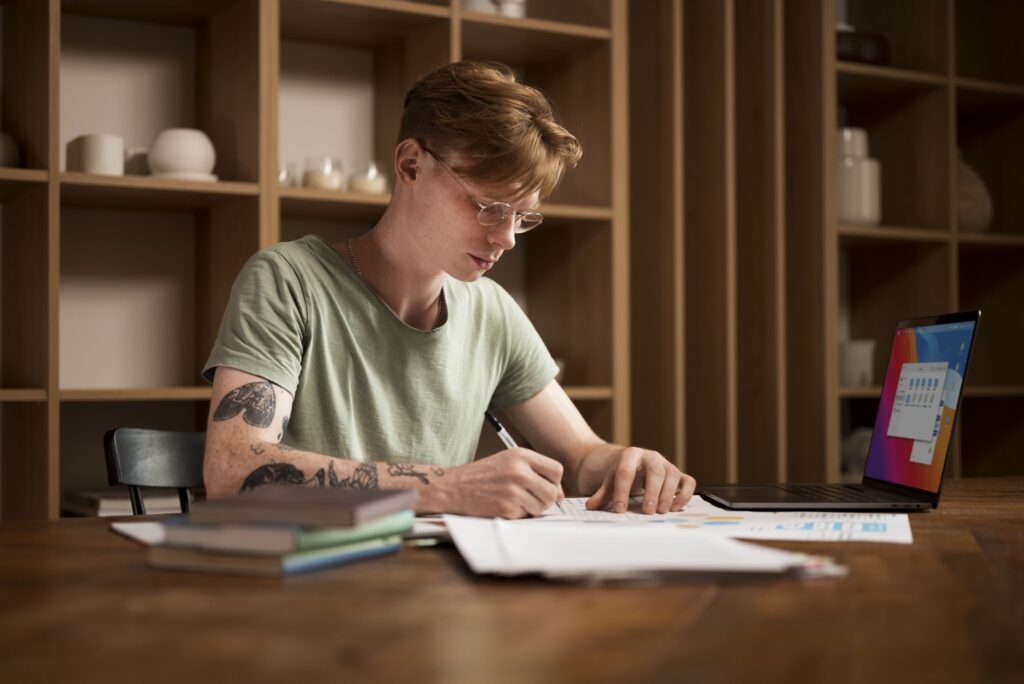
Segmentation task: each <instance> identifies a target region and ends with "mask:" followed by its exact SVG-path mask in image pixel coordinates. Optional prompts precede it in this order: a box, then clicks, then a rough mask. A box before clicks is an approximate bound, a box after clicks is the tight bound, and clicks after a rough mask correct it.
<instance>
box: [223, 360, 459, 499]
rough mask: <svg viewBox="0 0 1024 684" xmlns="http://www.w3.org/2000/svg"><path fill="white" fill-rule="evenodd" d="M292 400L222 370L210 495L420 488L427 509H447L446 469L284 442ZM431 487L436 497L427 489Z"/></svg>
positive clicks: (277, 390)
mask: <svg viewBox="0 0 1024 684" xmlns="http://www.w3.org/2000/svg"><path fill="white" fill-rule="evenodd" d="M291 408H292V396H291V394H289V393H288V392H286V391H285V390H283V389H281V388H280V387H278V386H277V385H275V384H273V383H272V382H270V381H268V380H265V379H264V378H261V377H258V376H255V375H250V374H249V373H245V372H242V371H240V370H236V369H234V368H225V367H222V368H218V369H217V373H216V376H215V377H214V382H213V396H212V401H211V402H210V417H209V420H208V423H207V437H206V455H205V459H204V462H203V478H204V480H205V481H206V491H207V494H208V495H209V496H211V497H217V496H224V495H227V494H232V493H235V492H239V491H245V490H247V489H254V488H256V487H263V486H268V485H300V486H306V487H351V488H354V489H378V488H390V489H395V488H400V489H413V488H415V489H419V490H420V496H419V500H420V506H419V507H421V508H423V509H424V510H430V509H436V510H444V509H445V508H447V506H446V498H445V492H446V490H445V488H443V487H437V486H436V483H437V481H438V480H439V479H441V478H444V477H445V475H446V470H447V469H445V468H439V467H437V466H426V465H411V464H397V463H357V462H355V461H349V460H347V459H340V458H334V457H331V456H327V455H324V454H317V453H313V452H308V451H299V450H296V449H293V448H292V447H289V446H287V445H285V444H282V443H281V440H282V439H283V437H284V433H285V431H286V430H287V427H288V417H289V416H290V415H291ZM427 488H431V492H430V493H427V492H426V491H425V490H426V489H427Z"/></svg>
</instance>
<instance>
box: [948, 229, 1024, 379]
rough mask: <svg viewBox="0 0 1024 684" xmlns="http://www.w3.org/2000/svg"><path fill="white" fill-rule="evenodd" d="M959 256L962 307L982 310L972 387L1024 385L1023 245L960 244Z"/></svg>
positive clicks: (972, 353) (972, 359)
mask: <svg viewBox="0 0 1024 684" xmlns="http://www.w3.org/2000/svg"><path fill="white" fill-rule="evenodd" d="M959 260H960V263H959V271H960V278H959V280H960V299H959V307H960V308H962V309H981V322H980V323H979V324H978V335H977V338H976V339H975V343H974V344H975V348H974V350H973V351H972V352H971V362H970V363H971V367H970V370H969V371H968V373H969V377H968V379H967V382H968V387H970V386H971V385H978V386H986V385H990V386H996V387H1000V386H1007V385H1010V386H1020V385H1022V384H1024V357H1022V356H1021V354H1020V350H1021V349H1024V332H1022V330H1024V329H1022V328H1021V325H1020V310H1021V308H1020V303H1021V301H1024V249H1022V248H1019V247H1018V248H1013V249H1009V248H1005V247H990V246H983V245H961V246H960V248H959Z"/></svg>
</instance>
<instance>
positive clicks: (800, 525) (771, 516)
mask: <svg viewBox="0 0 1024 684" xmlns="http://www.w3.org/2000/svg"><path fill="white" fill-rule="evenodd" d="M586 501H587V500H586V499H585V498H570V499H564V500H562V501H560V502H558V503H557V504H556V505H554V506H552V507H551V508H549V509H548V510H547V511H545V512H544V514H543V515H542V516H540V517H537V518H530V519H527V520H524V521H519V522H523V523H526V524H534V523H543V522H566V521H573V522H594V523H611V524H628V525H636V524H643V523H646V524H659V525H671V526H673V527H676V528H678V529H682V530H694V529H700V530H704V531H706V532H712V533H716V534H721V535H723V536H727V537H736V538H740V539H778V540H792V541H876V542H887V543H893V544H910V543H912V542H913V535H912V534H911V531H910V520H909V518H908V517H907V514H906V513H829V512H819V511H805V512H800V511H784V512H775V513H772V512H764V511H727V510H723V509H721V508H718V507H717V506H714V505H712V504H710V503H708V502H706V501H704V500H703V499H702V498H701V497H700V496H694V497H693V498H692V499H690V501H689V503H687V505H686V507H685V508H683V510H681V511H679V512H675V513H656V514H653V515H644V514H643V513H641V512H640V505H641V500H640V498H639V497H634V498H633V499H632V500H631V501H630V505H629V510H628V511H627V512H626V513H612V512H610V511H590V510H587V508H586Z"/></svg>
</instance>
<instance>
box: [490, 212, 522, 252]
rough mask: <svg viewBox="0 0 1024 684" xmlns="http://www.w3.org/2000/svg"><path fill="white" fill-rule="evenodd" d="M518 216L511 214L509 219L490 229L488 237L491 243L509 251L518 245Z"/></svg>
mask: <svg viewBox="0 0 1024 684" xmlns="http://www.w3.org/2000/svg"><path fill="white" fill-rule="evenodd" d="M517 219H518V217H517V216H516V215H515V214H511V215H510V216H509V217H508V218H507V219H505V220H504V221H502V222H501V223H499V224H498V225H496V226H491V227H490V229H489V230H488V238H489V239H490V242H491V244H493V245H497V246H498V247H501V249H502V250H504V251H506V252H507V251H508V250H510V249H512V248H513V247H515V246H516V222H517Z"/></svg>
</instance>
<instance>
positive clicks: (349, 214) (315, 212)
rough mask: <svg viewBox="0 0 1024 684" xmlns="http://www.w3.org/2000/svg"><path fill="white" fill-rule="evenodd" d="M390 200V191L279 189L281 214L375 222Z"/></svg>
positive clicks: (284, 215)
mask: <svg viewBox="0 0 1024 684" xmlns="http://www.w3.org/2000/svg"><path fill="white" fill-rule="evenodd" d="M390 201H391V193H382V194H368V193H364V192H344V191H341V190H320V189H318V188H281V215H282V216H283V217H292V218H310V219H326V220H341V221H374V222H376V221H377V219H379V218H380V216H381V214H383V213H384V209H385V208H386V207H387V206H388V202H390Z"/></svg>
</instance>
